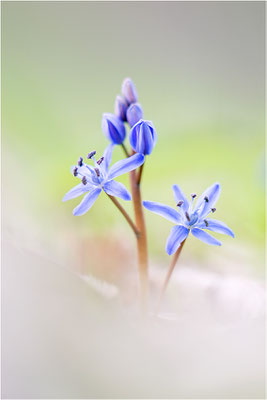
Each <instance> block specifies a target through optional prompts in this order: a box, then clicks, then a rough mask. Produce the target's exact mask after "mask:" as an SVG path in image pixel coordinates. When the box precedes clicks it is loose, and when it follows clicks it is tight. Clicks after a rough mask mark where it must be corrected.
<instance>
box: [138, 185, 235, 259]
mask: <svg viewBox="0 0 267 400" xmlns="http://www.w3.org/2000/svg"><path fill="white" fill-rule="evenodd" d="M172 188H173V192H174V198H175V201H176V204H177V206H178V210H179V212H178V211H177V210H175V209H174V208H172V207H170V206H166V205H165V204H161V203H156V202H153V201H144V202H143V205H144V207H145V208H147V209H148V210H150V211H152V212H154V213H155V214H159V215H161V216H162V217H164V218H166V219H167V220H169V221H171V222H174V223H175V224H176V225H175V226H174V227H173V228H172V229H171V233H170V235H169V237H168V239H167V242H166V252H167V253H168V254H169V255H171V254H173V253H175V252H176V250H177V249H178V248H179V247H180V244H181V243H182V242H183V241H184V240H185V239H186V238H187V236H188V235H189V232H190V231H191V232H192V234H193V235H194V236H195V237H196V238H197V239H199V240H202V241H203V242H205V243H208V244H211V245H217V246H221V242H219V240H217V239H215V238H214V237H213V236H211V235H210V234H208V233H207V232H205V231H203V229H208V230H210V231H213V232H218V233H223V234H226V235H229V236H232V237H235V235H234V233H233V231H232V230H231V229H230V228H228V226H227V225H225V224H224V223H223V222H221V221H217V220H215V219H210V218H207V216H208V215H209V214H210V213H211V212H215V211H216V209H215V208H214V205H215V203H216V202H217V200H218V198H219V196H220V192H221V186H220V184H219V183H215V184H214V185H212V186H210V187H209V188H208V189H207V190H205V192H204V193H203V194H202V195H201V196H200V197H199V199H198V200H197V201H196V204H195V206H194V200H195V198H196V195H195V194H192V195H191V198H192V199H191V201H190V202H189V201H188V200H187V198H186V197H185V195H184V193H183V192H182V190H181V189H180V188H179V186H178V185H173V187H172Z"/></svg>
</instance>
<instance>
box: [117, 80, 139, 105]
mask: <svg viewBox="0 0 267 400" xmlns="http://www.w3.org/2000/svg"><path fill="white" fill-rule="evenodd" d="M121 92H122V94H123V96H124V97H125V99H126V100H127V101H128V103H129V104H132V103H136V102H137V100H138V95H137V91H136V88H135V85H134V83H133V81H132V80H131V78H125V79H124V81H123V82H122V87H121Z"/></svg>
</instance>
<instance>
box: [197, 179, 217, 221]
mask: <svg viewBox="0 0 267 400" xmlns="http://www.w3.org/2000/svg"><path fill="white" fill-rule="evenodd" d="M220 194H221V185H220V184H219V183H218V182H217V183H214V184H213V185H211V186H210V187H209V188H208V189H206V190H205V192H204V193H202V195H201V196H200V197H199V199H198V200H197V202H196V205H195V210H197V209H200V210H201V211H200V214H199V217H200V218H204V217H205V216H206V215H208V214H209V213H210V210H211V208H212V207H213V206H214V205H215V203H216V202H217V200H218V198H219V197H220ZM205 197H207V198H208V201H205ZM203 202H205V204H204V207H203ZM202 207H203V208H202Z"/></svg>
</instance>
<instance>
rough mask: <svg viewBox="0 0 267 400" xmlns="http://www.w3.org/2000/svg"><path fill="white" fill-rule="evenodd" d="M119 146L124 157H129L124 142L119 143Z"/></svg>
mask: <svg viewBox="0 0 267 400" xmlns="http://www.w3.org/2000/svg"><path fill="white" fill-rule="evenodd" d="M121 147H122V149H123V151H124V153H125V155H126V157H130V154H129V153H128V150H127V149H126V146H125V144H124V143H122V144H121Z"/></svg>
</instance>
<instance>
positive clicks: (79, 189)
mask: <svg viewBox="0 0 267 400" xmlns="http://www.w3.org/2000/svg"><path fill="white" fill-rule="evenodd" d="M88 190H89V189H88V188H87V185H86V186H85V185H84V184H83V183H79V185H76V186H74V187H73V188H72V189H70V190H69V191H68V193H66V194H65V196H64V197H63V199H62V201H67V200H71V199H75V197H79V196H81V195H82V194H84V193H86V192H88Z"/></svg>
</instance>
